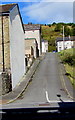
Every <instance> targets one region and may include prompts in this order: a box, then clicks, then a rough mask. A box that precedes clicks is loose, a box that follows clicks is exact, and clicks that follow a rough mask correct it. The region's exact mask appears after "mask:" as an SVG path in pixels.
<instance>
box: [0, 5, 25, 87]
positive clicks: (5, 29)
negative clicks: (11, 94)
mask: <svg viewBox="0 0 75 120" xmlns="http://www.w3.org/2000/svg"><path fill="white" fill-rule="evenodd" d="M24 32H25V31H24V26H23V22H22V18H21V15H20V11H19V7H18V4H5V5H0V73H3V72H7V73H8V72H10V74H11V83H12V89H13V88H15V86H16V85H17V84H18V82H19V81H20V79H21V78H22V76H23V75H24V73H25V53H24ZM5 82H7V81H5Z"/></svg>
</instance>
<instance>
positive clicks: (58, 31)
mask: <svg viewBox="0 0 75 120" xmlns="http://www.w3.org/2000/svg"><path fill="white" fill-rule="evenodd" d="M63 26H64V34H65V36H69V35H70V36H75V24H74V23H67V24H66V23H53V24H48V25H46V24H45V25H41V29H42V35H41V37H42V39H45V40H48V44H49V46H48V50H49V52H50V51H53V50H56V46H55V40H56V38H57V37H62V33H63V32H62V31H63Z"/></svg>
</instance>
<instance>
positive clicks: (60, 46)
mask: <svg viewBox="0 0 75 120" xmlns="http://www.w3.org/2000/svg"><path fill="white" fill-rule="evenodd" d="M56 47H57V51H58V52H60V51H61V50H64V49H70V48H74V47H75V36H72V37H64V40H63V38H62V37H60V38H57V39H56Z"/></svg>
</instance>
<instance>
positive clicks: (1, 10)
mask: <svg viewBox="0 0 75 120" xmlns="http://www.w3.org/2000/svg"><path fill="white" fill-rule="evenodd" d="M16 5H17V9H18V12H19V16H20V20H21V23H22V28H23V31H24V33H25V30H24V26H23V21H22V17H21V14H20V11H19V6H18V4H17V3H11V4H3V5H0V15H1V16H2V15H9V13H10V11H11V10H12V9H13V8H14V7H15V6H16Z"/></svg>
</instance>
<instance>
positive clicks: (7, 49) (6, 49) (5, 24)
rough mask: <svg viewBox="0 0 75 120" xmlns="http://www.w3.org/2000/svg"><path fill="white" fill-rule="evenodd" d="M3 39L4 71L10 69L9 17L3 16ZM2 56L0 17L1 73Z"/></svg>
mask: <svg viewBox="0 0 75 120" xmlns="http://www.w3.org/2000/svg"><path fill="white" fill-rule="evenodd" d="M3 37H4V65H5V69H7V70H8V69H9V68H10V40H9V16H3ZM2 63H3V54H2V16H0V71H3V64H2Z"/></svg>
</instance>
